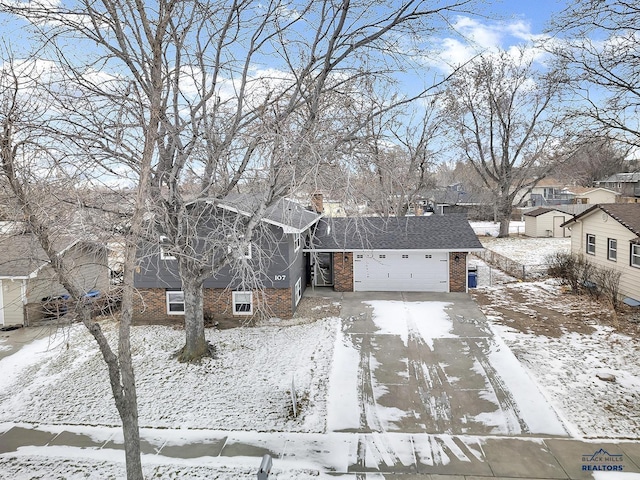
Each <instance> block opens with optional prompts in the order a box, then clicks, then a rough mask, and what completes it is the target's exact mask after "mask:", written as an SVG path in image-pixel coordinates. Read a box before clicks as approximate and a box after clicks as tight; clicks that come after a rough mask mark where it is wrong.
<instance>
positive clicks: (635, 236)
mask: <svg viewBox="0 0 640 480" xmlns="http://www.w3.org/2000/svg"><path fill="white" fill-rule="evenodd" d="M563 226H565V227H569V228H571V252H572V253H574V254H583V255H585V256H586V257H587V259H588V260H590V261H591V262H592V263H594V264H595V265H597V266H599V267H605V268H611V269H613V270H616V271H618V272H620V274H621V276H620V294H621V295H622V296H623V297H628V298H632V299H635V300H640V204H635V203H626V204H621V203H615V204H601V205H595V206H593V207H591V208H590V209H588V210H586V211H585V212H583V213H581V214H580V215H577V216H576V217H575V218H573V219H572V220H569V221H568V222H567V223H565V224H564V225H563Z"/></svg>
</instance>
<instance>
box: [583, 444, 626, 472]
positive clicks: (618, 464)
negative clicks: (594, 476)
mask: <svg viewBox="0 0 640 480" xmlns="http://www.w3.org/2000/svg"><path fill="white" fill-rule="evenodd" d="M622 469H623V464H622V454H614V453H609V452H607V451H606V450H605V449H604V448H601V449H600V450H597V451H596V452H595V453H594V454H588V455H582V470H583V471H588V472H598V471H601V472H621V471H622Z"/></svg>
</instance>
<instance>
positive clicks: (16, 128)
mask: <svg viewBox="0 0 640 480" xmlns="http://www.w3.org/2000/svg"><path fill="white" fill-rule="evenodd" d="M3 61H4V62H3V69H2V74H1V77H0V88H1V91H0V102H1V109H0V122H1V127H2V132H1V133H0V155H1V159H2V165H1V170H0V173H1V175H2V179H3V180H4V181H5V182H6V185H7V188H8V190H9V191H10V192H11V193H12V195H13V198H12V200H13V202H14V206H15V207H16V208H17V209H18V210H19V211H20V212H21V213H20V216H19V218H20V219H21V220H24V221H25V222H26V224H27V226H28V230H29V232H31V233H32V234H33V235H34V236H35V237H36V239H37V241H38V243H39V244H40V246H41V247H42V250H43V251H44V252H45V254H46V256H47V259H48V261H49V262H50V266H51V268H52V269H53V271H54V272H55V274H56V276H57V281H58V282H59V283H60V284H61V285H62V286H63V287H64V288H65V290H66V291H67V292H68V293H69V295H70V298H71V301H72V302H73V304H74V305H75V307H76V308H75V310H76V312H77V314H78V316H79V318H80V320H81V321H82V322H83V323H84V325H85V326H86V328H87V329H88V330H89V332H90V333H91V334H92V336H93V337H94V339H95V340H96V342H97V344H98V347H99V348H100V352H101V354H102V357H103V359H104V360H105V362H106V364H107V368H108V371H109V381H110V384H111V389H112V393H113V396H114V400H115V404H116V408H117V410H118V413H119V414H120V417H121V419H122V424H123V432H124V438H125V456H126V460H127V475H128V477H129V478H136V479H137V478H139V479H141V478H142V465H141V462H140V439H139V431H138V409H137V397H136V389H135V379H134V373H133V365H132V361H131V349H130V344H129V330H130V325H131V298H132V285H133V283H132V281H131V279H132V274H133V268H134V264H135V244H136V242H132V241H131V239H129V246H130V248H129V249H128V250H127V261H126V263H125V285H127V286H128V288H127V289H125V295H124V299H123V311H122V314H121V318H120V324H119V336H118V345H117V350H115V351H114V347H113V346H111V345H110V344H109V341H108V339H107V338H106V336H105V334H104V333H103V331H102V328H101V326H100V323H98V322H97V321H95V319H94V318H93V314H92V309H91V306H90V305H89V304H88V303H86V302H84V301H83V297H84V295H85V294H86V293H87V292H86V291H85V289H84V288H83V287H82V285H81V284H80V283H79V282H78V278H76V277H75V272H74V269H73V265H71V264H70V263H69V262H67V261H66V259H65V257H64V256H63V255H62V251H61V247H60V245H61V243H60V241H59V239H60V237H61V236H62V235H64V234H69V233H72V234H73V235H74V236H75V237H76V239H77V238H78V237H80V238H81V239H82V240H83V241H84V242H85V243H86V244H88V245H94V248H96V249H98V248H101V247H102V245H101V244H100V243H96V237H95V235H92V232H91V231H89V232H84V234H83V231H82V230H81V229H75V230H70V229H69V225H70V223H69V222H72V221H73V220H74V219H75V218H76V215H75V214H76V213H77V208H69V204H68V202H66V201H59V202H57V203H54V202H53V201H52V200H55V199H56V198H59V199H62V198H64V200H68V199H69V198H73V190H74V188H75V187H76V186H77V185H78V181H79V178H78V176H77V175H78V174H79V173H80V172H81V171H82V168H81V167H82V166H80V169H77V168H70V167H71V165H70V164H68V163H67V161H68V159H67V157H66V155H65V153H64V148H62V147H59V148H55V147H52V145H56V140H60V138H57V137H54V136H52V132H51V129H50V128H49V126H48V123H49V121H50V120H51V118H50V115H49V113H50V111H51V108H52V104H51V103H47V101H46V99H47V94H46V93H43V92H40V94H37V92H36V91H37V90H40V89H41V88H43V87H44V86H43V85H42V84H41V73H42V72H40V71H39V70H38V68H36V67H34V66H33V65H32V64H31V65H30V64H29V62H25V63H23V64H22V65H21V66H20V67H19V68H17V67H16V65H15V64H14V63H13V59H12V58H11V57H10V55H6V56H4V58H3ZM49 100H51V98H49ZM143 165H144V162H141V169H142V168H143ZM147 165H148V163H147ZM138 197H139V199H141V198H143V194H142V193H141V194H140V195H138ZM65 206H66V208H65ZM60 209H63V210H67V213H68V215H67V216H66V218H65V219H66V220H67V221H62V219H63V216H62V215H61V214H60V212H61V210H60ZM54 211H55V212H56V214H53V212H54ZM139 211H141V210H139ZM141 218H142V217H141V215H140V214H138V215H134V219H133V220H132V222H131V234H132V235H133V236H134V238H135V236H137V235H138V234H139V232H138V231H137V230H138V229H139V228H140V225H141ZM62 245H66V243H65V244H62Z"/></svg>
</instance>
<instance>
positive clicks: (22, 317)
mask: <svg viewBox="0 0 640 480" xmlns="http://www.w3.org/2000/svg"><path fill="white" fill-rule="evenodd" d="M0 249H1V250H2V260H0V325H1V326H9V325H25V326H28V325H33V324H34V323H36V322H38V321H40V320H42V319H43V318H44V317H45V316H47V312H46V311H45V310H44V308H43V299H45V298H52V297H57V296H61V295H64V294H66V293H67V292H66V291H65V289H64V288H63V287H62V285H61V284H60V283H58V281H57V277H56V274H55V273H54V272H53V270H52V269H51V267H50V265H49V260H48V259H47V257H46V255H45V253H44V251H43V250H42V248H41V247H40V244H39V243H38V241H37V240H36V238H35V236H34V235H33V234H30V233H12V234H3V235H1V236H0ZM56 249H57V251H59V252H60V255H61V256H63V257H64V259H65V261H66V262H67V265H69V266H70V268H71V272H70V273H71V275H73V277H74V279H75V281H76V282H77V283H78V284H79V285H80V287H81V288H82V289H83V290H84V291H85V292H90V291H92V290H99V291H102V292H104V291H107V290H108V288H109V269H108V267H107V255H106V250H105V249H104V248H100V249H98V250H96V248H95V245H88V244H85V243H83V242H81V241H78V240H59V241H58V242H57V245H56ZM49 313H51V312H49Z"/></svg>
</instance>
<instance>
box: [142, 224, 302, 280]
mask: <svg viewBox="0 0 640 480" xmlns="http://www.w3.org/2000/svg"><path fill="white" fill-rule="evenodd" d="M265 228H267V231H266V232H264V234H262V235H259V236H258V238H256V239H253V240H252V242H251V244H252V248H251V250H252V252H251V257H252V258H251V259H250V260H248V262H249V263H250V264H252V265H254V266H255V268H258V269H263V270H264V272H262V273H261V274H260V275H259V280H260V282H261V283H262V286H263V287H264V288H288V287H289V286H290V285H291V278H290V277H291V272H290V266H291V265H290V260H289V259H290V258H291V252H292V251H293V237H292V236H291V235H286V234H284V233H282V230H281V229H280V228H279V227H276V226H272V225H269V226H267V227H265ZM301 252H302V249H300V254H301ZM232 268H233V267H231V266H226V267H224V268H222V269H221V270H220V271H219V272H218V273H217V274H216V275H215V277H213V276H212V277H210V278H208V279H207V280H205V282H204V287H205V288H227V287H229V288H237V287H238V286H239V284H240V280H239V279H234V277H236V275H235V274H234V272H233V271H232ZM294 283H295V280H294ZM181 285H182V282H181V280H180V277H179V274H178V261H177V260H172V259H161V258H160V243H159V239H158V242H157V243H151V242H149V243H147V244H145V245H143V246H141V248H140V252H139V258H138V266H137V268H136V274H135V286H136V287H138V288H181Z"/></svg>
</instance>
